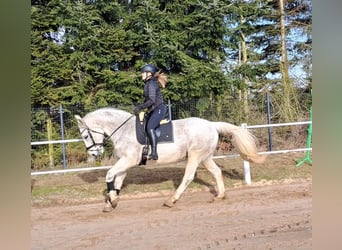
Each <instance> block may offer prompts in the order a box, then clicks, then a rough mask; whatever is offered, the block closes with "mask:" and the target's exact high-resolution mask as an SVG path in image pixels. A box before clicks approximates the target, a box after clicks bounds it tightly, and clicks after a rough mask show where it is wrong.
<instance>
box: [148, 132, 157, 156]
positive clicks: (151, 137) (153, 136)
mask: <svg viewBox="0 0 342 250" xmlns="http://www.w3.org/2000/svg"><path fill="white" fill-rule="evenodd" d="M147 134H148V138H149V140H150V144H151V151H152V152H151V154H150V155H149V156H148V159H149V160H158V153H157V135H156V130H155V129H150V130H148V131H147Z"/></svg>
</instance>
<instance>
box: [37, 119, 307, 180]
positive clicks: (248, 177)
mask: <svg viewBox="0 0 342 250" xmlns="http://www.w3.org/2000/svg"><path fill="white" fill-rule="evenodd" d="M311 123H312V122H311V121H305V122H290V123H278V124H264V125H247V124H246V123H243V124H241V127H243V128H245V129H251V128H267V127H281V126H295V125H306V124H311ZM70 142H82V139H70V140H55V141H39V142H31V146H33V145H44V144H57V143H70ZM308 150H309V151H312V148H297V149H285V150H276V151H265V152H259V154H261V155H262V154H284V153H290V152H300V151H308ZM239 156H240V155H238V154H234V155H217V156H214V157H213V158H214V159H219V158H233V157H239ZM243 162H244V164H243V167H244V173H245V182H246V184H248V185H249V184H251V183H252V180H251V174H250V164H249V162H248V161H243ZM110 167H111V166H100V167H85V168H72V169H61V170H50V171H35V172H31V176H35V175H45V174H61V173H70V172H82V171H95V170H103V169H109V168H110Z"/></svg>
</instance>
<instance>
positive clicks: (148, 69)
mask: <svg viewBox="0 0 342 250" xmlns="http://www.w3.org/2000/svg"><path fill="white" fill-rule="evenodd" d="M143 72H151V73H152V75H154V74H155V73H156V72H157V68H156V67H155V66H154V65H153V64H146V65H145V66H144V67H142V68H141V73H143Z"/></svg>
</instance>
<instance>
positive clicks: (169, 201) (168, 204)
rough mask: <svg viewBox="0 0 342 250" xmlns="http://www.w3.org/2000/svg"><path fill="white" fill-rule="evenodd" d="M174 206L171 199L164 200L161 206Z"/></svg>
mask: <svg viewBox="0 0 342 250" xmlns="http://www.w3.org/2000/svg"><path fill="white" fill-rule="evenodd" d="M174 205H175V202H174V201H172V199H168V200H166V201H165V202H164V204H163V206H164V207H173V206H174Z"/></svg>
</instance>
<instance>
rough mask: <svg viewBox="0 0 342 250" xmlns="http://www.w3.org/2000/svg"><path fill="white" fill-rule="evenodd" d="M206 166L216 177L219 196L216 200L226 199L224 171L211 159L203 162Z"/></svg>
mask: <svg viewBox="0 0 342 250" xmlns="http://www.w3.org/2000/svg"><path fill="white" fill-rule="evenodd" d="M203 164H204V166H205V167H206V169H208V171H209V172H210V173H211V174H212V175H213V176H214V178H215V180H216V184H217V195H216V197H215V199H220V200H222V199H224V197H225V188H224V183H223V178H222V171H221V169H220V168H219V167H218V166H217V165H216V163H215V162H214V160H213V159H212V158H211V157H210V158H207V159H206V160H204V161H203Z"/></svg>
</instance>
